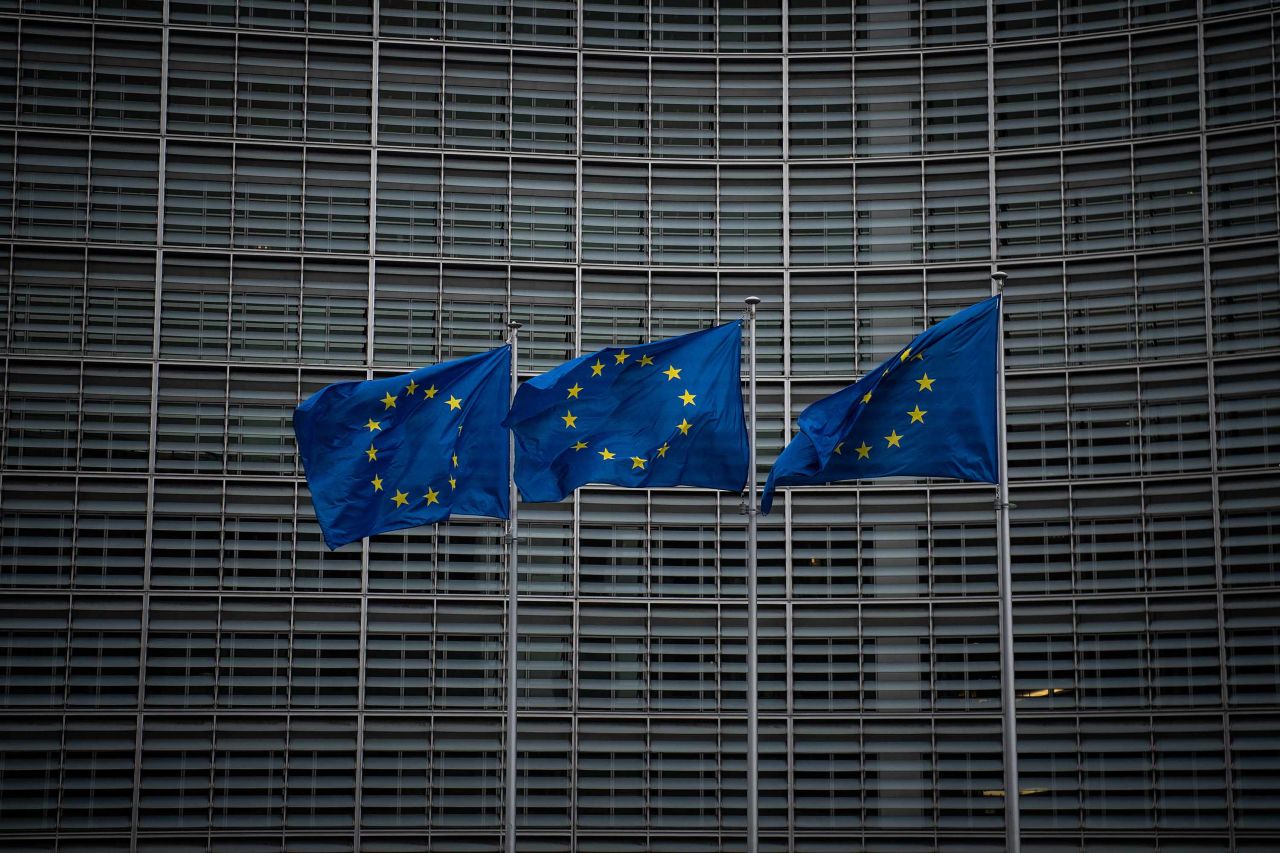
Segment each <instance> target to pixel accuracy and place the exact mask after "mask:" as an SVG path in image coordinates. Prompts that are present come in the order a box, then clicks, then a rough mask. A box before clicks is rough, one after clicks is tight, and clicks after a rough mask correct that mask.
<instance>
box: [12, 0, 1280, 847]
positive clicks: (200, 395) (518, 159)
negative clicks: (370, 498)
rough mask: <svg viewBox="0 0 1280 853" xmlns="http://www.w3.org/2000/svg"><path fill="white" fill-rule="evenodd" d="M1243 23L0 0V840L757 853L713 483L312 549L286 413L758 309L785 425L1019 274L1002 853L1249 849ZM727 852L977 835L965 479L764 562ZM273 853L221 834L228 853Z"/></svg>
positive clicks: (1260, 365) (1049, 10) (977, 509)
mask: <svg viewBox="0 0 1280 853" xmlns="http://www.w3.org/2000/svg"><path fill="white" fill-rule="evenodd" d="M1277 33H1280V27H1278V26H1277V13H1276V12H1275V10H1274V9H1273V8H1272V4H1268V3H1263V2H1254V0H1230V2H1218V0H1206V2H1204V3H1202V4H1200V6H1199V7H1197V5H1196V4H1193V3H1186V2H1181V1H1180V0H1175V2H1163V3H1150V2H1138V0H1131V1H1130V2H1121V0H1099V1H1098V2H1090V3H1085V4H1052V3H1050V4H1046V3H1026V2H1018V3H1013V2H994V3H987V4H983V3H975V2H970V0H954V2H938V0H904V2H896V3H892V4H887V3H883V2H881V3H873V2H869V0H867V2H864V0H857V2H855V3H853V4H852V5H851V4H849V3H847V2H846V3H844V4H838V3H834V2H831V0H790V2H789V3H787V4H782V3H779V2H776V0H749V2H748V0H734V2H719V3H712V2H709V0H693V2H674V0H652V1H651V2H648V3H642V2H630V3H627V2H623V3H617V2H608V3H606V2H596V0H582V2H576V3H575V2H572V0H515V2H510V3H496V2H493V3H472V2H446V3H442V2H435V0H382V2H380V3H379V4H370V3H363V2H342V3H337V2H329V0H325V1H324V2H322V0H270V2H265V1H264V0H240V2H239V3H235V4H233V3H204V2H191V1H190V0H181V2H178V0H175V2H170V3H167V4H164V3H161V2H159V0H128V2H121V0H97V2H96V3H87V2H84V3H81V2H76V0H23V2H21V3H9V4H0V360H2V361H3V366H2V368H0V381H2V382H3V393H4V409H3V419H2V420H0V431H2V432H3V452H2V455H0V588H3V589H4V591H5V595H4V601H3V603H2V604H0V634H2V635H3V641H2V642H0V649H2V650H3V654H2V655H0V661H2V666H3V669H4V672H3V673H2V674H0V719H3V720H4V722H5V726H4V727H3V728H0V846H3V847H5V849H10V848H12V849H15V850H18V849H23V850H25V849H30V850H49V849H54V848H55V847H56V848H57V849H61V850H72V849H75V850H85V851H95V853H97V851H107V850H119V849H137V850H146V851H165V853H169V851H187V850H190V851H196V850H200V851H212V850H220V851H221V850H227V851H231V850H235V851H241V850H242V851H249V850H257V849H264V845H265V847H270V848H272V849H275V848H277V847H278V848H282V849H289V850H299V851H304V850H314V851H325V853H330V851H340V850H356V849H359V850H364V851H386V853H392V851H396V852H397V853H399V851H424V853H427V851H454V850H461V849H466V850H483V851H490V850H493V851H496V850H498V849H500V845H501V831H502V826H503V820H504V814H505V803H504V802H503V797H504V784H505V779H506V773H507V772H508V769H507V768H504V767H503V762H504V744H503V717H502V712H503V708H504V702H505V688H506V685H505V682H504V679H505V668H506V661H507V659H508V655H509V654H515V655H517V656H518V669H519V679H518V687H519V704H520V708H521V715H520V721H519V759H518V763H517V767H516V768H514V772H515V773H516V776H517V787H518V802H517V807H518V811H519V831H520V836H521V841H520V844H521V849H522V850H523V849H526V848H527V849H529V850H545V851H559V850H564V851H568V850H575V851H599V853H605V851H610V853H617V851H632V850H635V851H638V850H654V851H664V850H665V851H672V853H677V851H678V853H689V851H719V850H725V851H730V850H741V849H743V848H744V847H745V839H744V837H743V829H744V827H745V823H746V803H745V792H746V779H745V771H744V767H745V764H744V759H745V755H744V749H745V742H746V732H745V717H744V713H745V693H744V688H743V674H744V672H745V668H746V660H745V651H746V643H745V638H746V606H745V541H744V531H743V528H744V523H743V518H742V516H741V514H740V512H739V506H738V501H737V499H736V496H732V495H719V496H717V495H713V494H709V493H700V492H697V491H687V490H654V491H652V492H629V491H625V490H618V489H611V488H603V487H598V488H587V489H584V490H582V491H581V492H580V493H579V494H578V495H576V496H575V497H574V498H572V499H571V500H569V501H566V502H563V503H560V504H554V505H525V506H523V507H521V531H522V542H521V549H522V551H521V566H520V578H519V583H520V590H521V592H522V594H523V595H524V596H525V598H524V599H523V601H522V604H521V609H520V635H519V640H518V646H517V648H516V649H514V650H512V649H508V648H507V647H506V644H507V634H506V623H505V600H506V592H507V580H506V577H505V570H504V567H503V562H502V557H503V553H504V552H503V547H504V546H503V541H502V529H501V526H500V525H499V524H498V523H496V522H491V521H485V520H476V519H456V520H454V521H452V522H451V523H448V524H444V525H439V526H437V527H433V528H422V529H414V530H408V531H400V532H395V533H390V534H384V535H381V536H378V537H376V538H375V539H373V540H372V541H370V542H368V543H367V544H364V545H353V546H348V547H345V548H343V549H340V550H338V551H336V552H329V551H327V550H326V549H325V548H324V546H323V543H322V541H321V538H320V535H319V529H318V526H317V524H316V522H315V518H314V514H313V511H312V507H311V501H310V496H309V494H308V492H307V488H306V484H305V481H304V480H303V478H302V476H301V471H300V470H299V468H298V463H297V460H296V454H295V451H294V447H293V438H292V431H291V425H290V418H291V414H292V410H293V408H294V406H295V405H296V404H297V402H298V401H299V400H300V399H303V398H305V397H306V396H308V395H309V394H311V393H313V392H314V391H315V390H317V389H319V388H321V387H323V386H325V385H327V384H329V383H332V382H337V381H343V380H350V379H363V378H366V377H370V376H381V375H390V374H392V373H394V372H397V371H402V370H405V369H409V368H410V367H413V366H418V365H421V364H425V363H430V362H435V361H439V360H446V359H452V358H457V357H461V356H465V355H469V354H472V353H476V352H479V351H482V350H485V349H487V348H489V347H491V346H493V345H495V343H496V342H497V341H498V340H499V339H500V337H501V334H502V329H503V326H504V323H505V320H506V319H507V317H508V316H510V317H513V318H515V319H518V320H520V321H521V322H522V323H523V324H524V327H523V329H522V331H521V335H522V337H521V347H520V356H521V360H520V365H519V367H520V369H521V371H522V372H523V373H524V374H525V375H530V374H532V373H535V372H539V371H542V370H546V369H549V368H550V367H552V366H554V365H556V364H558V363H560V362H561V361H563V360H565V359H567V358H571V357H573V356H574V355H576V354H577V353H580V352H586V351H591V350H593V349H597V348H599V347H601V346H606V345H611V344H617V343H630V342H635V341H639V340H644V339H649V338H655V337H666V336H671V335H677V334H682V333H684V332H689V331H693V330H695V329H698V328H701V327H704V326H705V325H707V324H709V323H713V322H717V321H726V320H730V319H734V318H736V317H737V316H738V315H739V312H740V311H741V308H742V299H743V297H745V296H747V295H758V296H761V297H762V298H763V299H764V305H763V306H762V309H761V313H760V320H759V369H760V373H761V383H760V388H759V400H760V428H759V433H758V437H759V450H760V468H759V472H760V473H761V474H763V473H764V472H765V471H767V469H768V467H769V466H770V465H771V464H772V461H773V459H774V458H775V457H776V455H777V453H778V452H780V450H781V448H782V447H783V445H784V444H785V442H786V440H787V437H788V436H789V434H790V433H791V431H792V430H793V429H794V423H795V418H796V417H797V416H798V415H799V413H800V412H801V411H802V410H803V409H804V407H805V406H807V405H808V404H809V403H811V402H813V401H814V400H816V399H819V398H820V397H822V396H825V395H826V394H829V393H831V392H833V391H834V390H836V389H837V388H839V387H841V386H842V385H843V384H845V383H846V382H848V381H850V380H852V379H853V378H854V377H856V376H858V375H860V374H862V373H864V372H865V371H867V370H869V369H871V368H872V367H874V366H875V365H876V364H878V363H879V362H880V361H881V360H883V359H884V358H885V357H887V356H888V355H889V354H891V353H892V352H893V351H895V350H896V348H897V347H898V346H899V345H900V343H901V342H902V341H903V340H904V339H907V338H909V337H910V336H911V335H912V334H913V333H915V332H918V331H919V330H921V329H923V328H924V327H925V326H927V325H929V324H931V323H934V322H937V321H939V320H941V319H942V318H944V317H946V316H948V315H949V314H951V313H953V312H954V311H956V310H958V309H959V308H961V307H963V306H965V305H968V304H971V303H972V302H974V301H977V300H979V299H981V298H983V297H985V296H986V295H987V293H988V292H989V278H988V276H989V273H990V271H991V269H992V267H993V266H994V265H996V264H998V265H999V266H1000V267H1001V268H1002V269H1004V270H1006V271H1007V272H1008V273H1009V284H1008V289H1007V294H1006V295H1007V306H1006V346H1007V353H1008V363H1009V367H1010V375H1009V379H1008V395H1009V401H1008V406H1009V422H1008V425H1009V460H1010V470H1011V475H1012V478H1013V480H1014V485H1013V489H1012V491H1013V495H1012V498H1013V501H1014V503H1015V504H1016V507H1017V508H1016V510H1015V511H1014V512H1013V514H1012V537H1013V558H1014V559H1013V579H1014V589H1013V592H1014V596H1015V606H1014V618H1015V623H1014V627H1015V648H1014V653H1015V661H1014V662H1015V672H1016V684H1015V689H1016V695H1017V709H1018V716H1019V741H1020V742H1019V768H1020V773H1021V784H1022V788H1023V791H1022V798H1021V801H1022V825H1023V829H1024V846H1025V848H1026V849H1027V850H1029V851H1032V850H1034V851H1037V853H1050V851H1055V853H1056V851H1062V850H1077V849H1079V850H1095V849H1104V848H1108V849H1126V850H1136V849H1143V850H1151V851H1153V853H1155V851H1157V850H1158V851H1174V850H1195V851H1204V850H1224V851H1226V850H1241V851H1257V852H1258V853H1261V851H1267V850H1272V849H1275V848H1276V846H1277V845H1280V823H1277V819H1276V817H1275V815H1274V808H1273V801H1274V799H1275V795H1276V792H1277V790H1280V783H1278V782H1277V779H1278V778H1280V747H1278V746H1277V742H1276V736H1275V732H1274V718H1275V714H1276V711H1277V709H1280V686H1278V685H1280V663H1278V661H1280V633H1278V632H1277V629H1276V627H1275V619H1274V612H1275V610H1276V607H1277V606H1278V605H1280V598H1278V597H1277V590H1280V569H1277V566H1280V544H1278V543H1280V511H1277V509H1276V507H1277V505H1280V473H1278V472H1280V402H1277V392H1276V389H1277V388H1280V286H1278V285H1277V276H1278V275H1280V243H1278V239H1280V222H1278V216H1280V212H1278V211H1280V205H1278V202H1277V199H1278V198H1280V191H1278V189H1277V162H1278V159H1280V157H1278V153H1280V149H1278V147H1277V146H1278V145H1280V136H1278V135H1277V134H1278V127H1277V115H1276V106H1275V105H1276V103H1277V100H1278V99H1277V92H1276V88H1275V87H1276V83H1275V80H1276V74H1275V57H1276V55H1277V51H1280V42H1278V41H1277ZM759 548H760V554H759V559H760V594H761V597H762V603H761V607H760V678H761V682H760V689H761V690H760V708H761V714H762V719H761V727H760V733H761V734H760V743H761V751H762V752H761V779H760V784H761V801H760V815H761V827H762V838H761V849H762V850H768V851H778V853H782V851H787V853H792V851H795V853H799V852H800V851H815V853H816V851H834V850H840V851H844V850H853V849H863V850H868V851H884V850H901V851H904V852H905V851H908V850H930V849H939V850H954V851H961V850H963V851H995V850H1001V849H1003V835H1004V826H1003V784H1004V782H1003V777H1002V773H1001V747H1002V741H1001V727H1000V702H999V693H1000V684H999V672H1000V659H999V648H998V637H997V633H996V622H997V619H996V607H997V605H996V559H995V555H996V530H995V525H994V518H993V512H992V506H991V492H990V490H989V489H986V488H983V487H977V486H972V485H965V484H951V483H941V482H926V481H913V480H899V481H894V482H888V483H880V484H868V485H867V486H865V487H862V488H857V487H854V486H852V485H844V486H838V487H830V488H826V489H797V490H794V491H793V492H791V493H790V494H789V495H787V496H786V497H785V498H783V499H781V500H779V501H778V505H777V509H776V511H775V513H774V515H772V516H770V517H767V518H764V519H762V523H761V526H760V543H759ZM264 838H265V839H270V840H269V841H266V842H264V841H262V839H264Z"/></svg>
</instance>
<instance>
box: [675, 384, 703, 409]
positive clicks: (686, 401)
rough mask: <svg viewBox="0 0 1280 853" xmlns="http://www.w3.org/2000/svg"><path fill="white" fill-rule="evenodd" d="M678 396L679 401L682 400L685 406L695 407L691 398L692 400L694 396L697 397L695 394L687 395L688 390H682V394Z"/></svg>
mask: <svg viewBox="0 0 1280 853" xmlns="http://www.w3.org/2000/svg"><path fill="white" fill-rule="evenodd" d="M678 396H679V397H680V399H681V400H684V404H685V405H686V406H695V405H697V404H696V403H694V402H693V398H694V397H696V396H698V395H697V394H690V393H689V389H688V388H686V389H684V393H683V394H680V395H678Z"/></svg>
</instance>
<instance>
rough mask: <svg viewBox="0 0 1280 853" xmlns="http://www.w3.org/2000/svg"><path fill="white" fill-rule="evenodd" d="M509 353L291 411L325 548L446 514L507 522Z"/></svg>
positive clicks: (323, 396)
mask: <svg viewBox="0 0 1280 853" xmlns="http://www.w3.org/2000/svg"><path fill="white" fill-rule="evenodd" d="M510 383H511V347H510V346H505V347H500V348H498V349H495V350H490V351H489V352H486V353H481V354H479V355H473V356H471V357H469V358H462V359H459V360H457V361H449V362H445V363H444V364H437V365H434V366H431V367H422V368H419V369H418V370H415V371H413V372H412V373H406V374H404V375H402V376H393V377H390V378H387V379H371V380H369V381H367V382H339V383H337V384H336V385H330V386H328V387H326V388H322V389H320V390H319V391H317V392H316V393H314V394H312V395H311V396H310V397H308V398H307V399H306V400H304V401H303V402H302V404H301V405H300V406H298V408H297V409H296V410H295V411H294V413H293V431H294V434H295V435H296V436H297V439H298V452H299V453H301V454H302V464H303V467H304V468H305V469H306V472H307V485H308V486H310V487H311V502H312V504H314V505H315V509H316V519H317V520H318V521H319V522H320V529H321V531H323V533H324V541H325V544H326V545H328V546H329V547H330V548H337V547H339V546H340V545H345V544H347V543H348V542H354V541H356V540H357V539H362V538H364V537H365V536H372V535H373V534H375V533H382V532H383V531H386V530H400V529H401V528H405V527H416V526H418V525H420V524H434V523H436V522H437V521H443V520H445V519H446V518H448V517H449V516H450V515H451V514H453V513H458V514H459V515H485V516H491V517H493V518H506V517H507V515H508V513H509V503H510V501H509V489H510V480H509V477H510V473H509V472H510V467H509V465H508V463H507V431H506V430H504V429H503V428H502V418H503V416H504V415H505V414H506V411H507V395H508V394H509V392H510Z"/></svg>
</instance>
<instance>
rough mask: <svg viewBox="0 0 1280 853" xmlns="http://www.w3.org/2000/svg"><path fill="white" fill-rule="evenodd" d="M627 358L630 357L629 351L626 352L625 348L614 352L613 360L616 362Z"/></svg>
mask: <svg viewBox="0 0 1280 853" xmlns="http://www.w3.org/2000/svg"><path fill="white" fill-rule="evenodd" d="M629 358H631V353H629V352H627V351H626V350H623V351H622V352H620V353H618V354H616V355H615V356H614V357H613V360H614V362H615V363H616V364H622V363H623V362H624V361H626V360H627V359H629Z"/></svg>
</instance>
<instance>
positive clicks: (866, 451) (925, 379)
mask: <svg viewBox="0 0 1280 853" xmlns="http://www.w3.org/2000/svg"><path fill="white" fill-rule="evenodd" d="M907 361H924V353H914V354H913V353H912V352H911V347H907V348H906V349H904V350H903V351H902V352H901V353H899V354H898V363H899V364H904V363H906V362H907ZM891 369H892V367H890V368H886V369H885V371H884V373H885V375H886V376H887V375H888V374H889V371H890V370H891ZM912 381H913V382H915V383H916V385H917V386H919V387H918V389H917V393H921V394H923V393H924V392H925V391H928V392H929V393H931V394H932V393H933V383H934V382H936V381H937V380H936V379H933V378H931V377H930V376H929V372H928V371H927V370H926V371H924V372H923V373H922V374H921V376H920V378H919V379H915V380H912ZM872 393H873V392H872V391H868V392H867V393H865V394H863V395H862V397H861V398H860V399H861V401H862V405H864V406H865V405H869V404H870V403H871V397H872ZM906 414H907V416H908V417H909V418H911V420H910V421H908V422H907V426H908V427H909V426H910V425H911V424H920V425H921V426H923V425H924V416H925V415H927V414H929V410H928V409H922V408H920V404H919V403H917V404H916V405H915V408H913V409H911V410H910V411H908V412H907V413H906ZM906 437H907V433H901V434H900V433H899V432H898V430H897V428H896V427H895V428H894V429H891V430H890V431H889V434H888V435H886V436H882V437H881V438H882V440H883V441H884V443H885V446H884V449H885V450H889V449H891V448H895V447H896V448H899V449H900V448H901V447H902V439H904V438H906ZM845 444H846V442H844V441H842V442H840V443H839V444H837V445H836V448H835V454H836V455H837V456H843V455H844V446H845ZM874 449H875V448H874V447H873V446H872V445H870V444H867V440H866V439H865V438H863V439H861V443H860V444H859V445H858V446H857V447H855V448H853V450H854V451H855V452H857V454H858V456H857V459H858V460H863V459H866V460H870V459H871V451H872V450H874Z"/></svg>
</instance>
